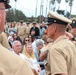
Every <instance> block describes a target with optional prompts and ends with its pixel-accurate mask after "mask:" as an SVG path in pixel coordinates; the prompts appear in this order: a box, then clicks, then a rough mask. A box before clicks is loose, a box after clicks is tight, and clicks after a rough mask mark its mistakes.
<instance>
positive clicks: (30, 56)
mask: <svg viewBox="0 0 76 75" xmlns="http://www.w3.org/2000/svg"><path fill="white" fill-rule="evenodd" d="M23 54H24V55H25V56H26V57H27V59H29V60H30V62H31V63H32V65H33V68H34V69H35V70H36V72H37V73H38V74H39V72H40V70H41V69H40V66H39V64H38V63H37V60H36V58H35V56H34V52H33V49H32V44H31V43H27V45H26V48H25V49H24V51H23Z"/></svg>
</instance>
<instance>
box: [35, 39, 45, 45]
mask: <svg viewBox="0 0 76 75" xmlns="http://www.w3.org/2000/svg"><path fill="white" fill-rule="evenodd" d="M43 44H44V41H43V40H42V39H37V40H36V46H38V45H43Z"/></svg>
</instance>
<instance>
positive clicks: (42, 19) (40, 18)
mask: <svg viewBox="0 0 76 75" xmlns="http://www.w3.org/2000/svg"><path fill="white" fill-rule="evenodd" d="M37 19H38V23H42V22H43V21H45V17H44V16H43V15H39V16H38V17H37Z"/></svg>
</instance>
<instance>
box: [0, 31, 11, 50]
mask: <svg viewBox="0 0 76 75" xmlns="http://www.w3.org/2000/svg"><path fill="white" fill-rule="evenodd" d="M0 43H1V44H2V45H3V46H4V47H5V48H7V49H10V45H9V43H8V39H7V36H6V34H5V33H4V32H2V33H1V34H0Z"/></svg>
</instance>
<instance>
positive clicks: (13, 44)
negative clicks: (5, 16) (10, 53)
mask: <svg viewBox="0 0 76 75" xmlns="http://www.w3.org/2000/svg"><path fill="white" fill-rule="evenodd" d="M17 42H19V43H20V44H21V42H20V41H18V40H16V41H14V42H13V43H12V46H15V44H16V43H17Z"/></svg>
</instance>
